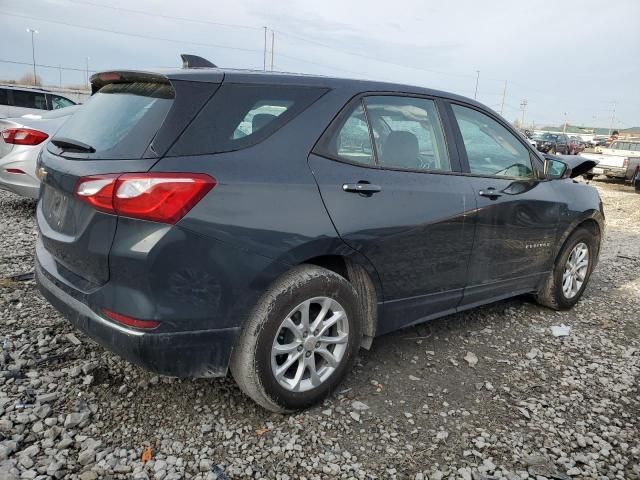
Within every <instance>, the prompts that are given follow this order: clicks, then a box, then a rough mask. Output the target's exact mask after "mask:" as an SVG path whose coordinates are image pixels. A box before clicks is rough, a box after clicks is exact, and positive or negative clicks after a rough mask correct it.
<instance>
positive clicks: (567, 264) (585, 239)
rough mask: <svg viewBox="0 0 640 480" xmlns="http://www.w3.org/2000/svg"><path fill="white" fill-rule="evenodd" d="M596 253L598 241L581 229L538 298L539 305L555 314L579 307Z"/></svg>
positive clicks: (551, 273) (567, 246)
mask: <svg viewBox="0 0 640 480" xmlns="http://www.w3.org/2000/svg"><path fill="white" fill-rule="evenodd" d="M597 252H598V244H597V242H596V238H595V237H594V235H593V234H592V233H591V232H590V231H589V230H587V229H585V228H578V229H577V230H576V231H575V232H573V233H572V234H571V236H570V237H569V238H568V239H567V241H566V242H565V244H564V246H563V247H562V250H561V251H560V254H559V255H558V258H557V259H556V262H555V264H554V266H553V270H551V272H549V275H548V277H547V279H546V280H545V283H544V285H543V286H542V288H541V289H540V291H539V292H538V294H537V297H536V298H537V301H538V303H540V304H541V305H544V306H546V307H549V308H552V309H554V310H567V309H569V308H571V307H573V306H574V305H575V304H576V303H578V300H579V299H580V297H581V296H582V294H583V293H584V290H585V288H586V287H587V283H588V282H589V278H590V277H591V272H592V271H593V266H594V261H595V259H596V255H597Z"/></svg>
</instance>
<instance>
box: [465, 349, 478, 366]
mask: <svg viewBox="0 0 640 480" xmlns="http://www.w3.org/2000/svg"><path fill="white" fill-rule="evenodd" d="M464 360H465V361H466V362H467V363H468V364H469V366H470V367H475V366H476V365H477V364H478V357H477V356H476V354H475V353H473V352H467V354H466V355H465V356H464Z"/></svg>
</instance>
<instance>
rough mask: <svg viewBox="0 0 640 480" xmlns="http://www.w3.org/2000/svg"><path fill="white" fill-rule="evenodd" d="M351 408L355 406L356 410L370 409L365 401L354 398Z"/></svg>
mask: <svg viewBox="0 0 640 480" xmlns="http://www.w3.org/2000/svg"><path fill="white" fill-rule="evenodd" d="M351 408H353V409H354V410H356V411H358V412H362V411H364V410H369V406H368V405H366V404H365V403H362V402H360V401H358V400H354V401H353V402H351Z"/></svg>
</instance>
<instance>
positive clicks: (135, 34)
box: [0, 11, 260, 53]
mask: <svg viewBox="0 0 640 480" xmlns="http://www.w3.org/2000/svg"><path fill="white" fill-rule="evenodd" d="M0 14H3V15H9V16H11V17H19V18H26V19H29V20H36V21H40V22H47V23H54V24H56V25H64V26H66V27H75V28H82V29H84V30H95V31H98V32H104V33H112V34H115V35H126V36H127V37H135V38H144V39H146V40H157V41H161V42H169V43H182V44H186V45H197V46H200V47H212V48H223V49H227V50H236V51H242V52H251V53H260V50H257V49H254V48H243V47H230V46H228V45H218V44H214V43H204V42H192V41H188V40H176V39H171V38H163V37H154V36H151V35H142V34H139V33H128V32H119V31H117V30H109V29H107V28H100V27H93V26H92V27H87V26H84V25H78V24H76V23H69V22H61V21H59V20H49V19H47V18H39V17H32V16H30V15H22V14H19V13H8V12H2V11H0Z"/></svg>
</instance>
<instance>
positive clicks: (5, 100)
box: [0, 88, 9, 105]
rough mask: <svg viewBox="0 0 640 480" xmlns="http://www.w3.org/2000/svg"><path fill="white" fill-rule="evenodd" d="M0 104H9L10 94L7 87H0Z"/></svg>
mask: <svg viewBox="0 0 640 480" xmlns="http://www.w3.org/2000/svg"><path fill="white" fill-rule="evenodd" d="M0 105H9V95H7V90H6V89H5V88H0Z"/></svg>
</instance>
